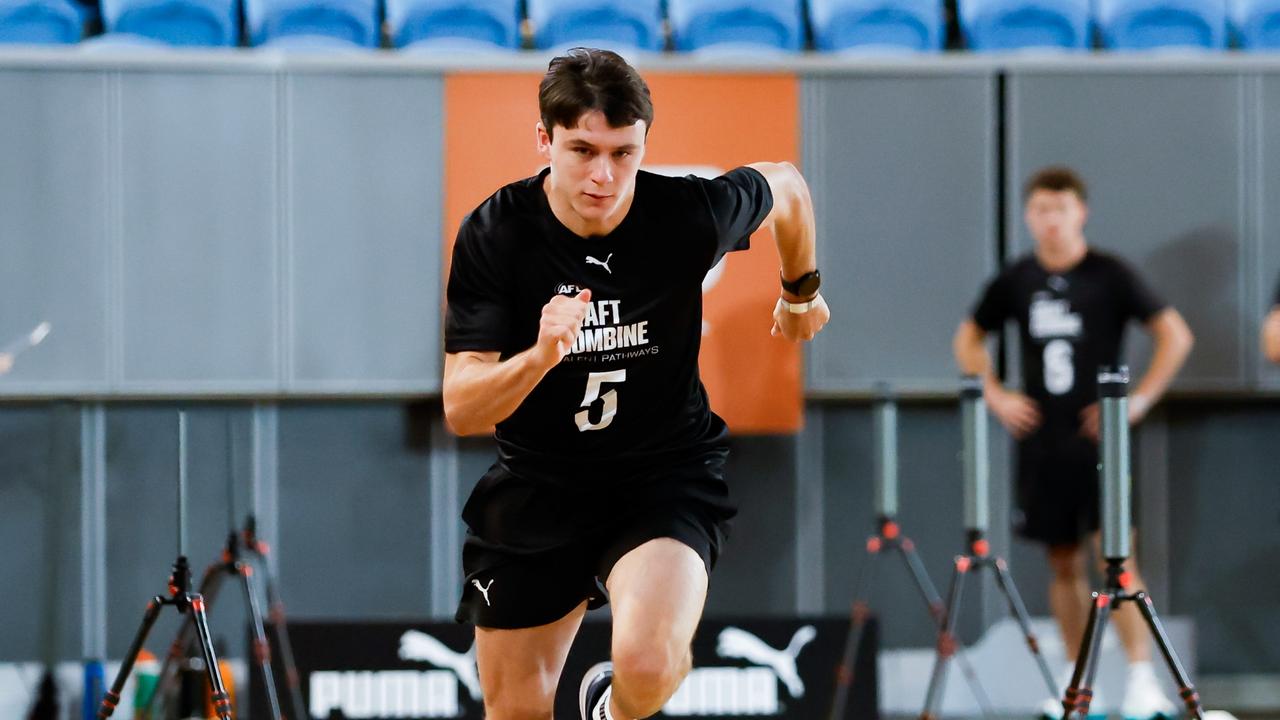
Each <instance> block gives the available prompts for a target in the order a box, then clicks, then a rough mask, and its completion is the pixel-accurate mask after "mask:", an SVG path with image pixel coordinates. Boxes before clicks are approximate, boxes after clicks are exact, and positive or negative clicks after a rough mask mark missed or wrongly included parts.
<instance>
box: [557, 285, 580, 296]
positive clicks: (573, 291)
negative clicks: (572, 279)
mask: <svg viewBox="0 0 1280 720" xmlns="http://www.w3.org/2000/svg"><path fill="white" fill-rule="evenodd" d="M580 292H582V288H580V287H578V286H577V285H574V284H573V283H560V284H559V285H556V294H557V295H567V296H568V297H574V296H575V295H577V294H578V293H580Z"/></svg>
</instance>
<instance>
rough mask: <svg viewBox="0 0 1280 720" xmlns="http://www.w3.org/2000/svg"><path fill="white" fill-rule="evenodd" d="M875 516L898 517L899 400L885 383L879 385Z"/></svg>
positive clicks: (877, 398)
mask: <svg viewBox="0 0 1280 720" xmlns="http://www.w3.org/2000/svg"><path fill="white" fill-rule="evenodd" d="M876 390H877V397H876V407H875V419H874V425H875V443H876V449H875V453H876V515H877V517H880V518H895V517H897V516H898V401H897V399H896V398H895V397H894V395H893V391H892V390H891V389H890V387H889V385H888V384H886V383H880V384H879V385H877V386H876Z"/></svg>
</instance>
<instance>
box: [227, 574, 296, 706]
mask: <svg viewBox="0 0 1280 720" xmlns="http://www.w3.org/2000/svg"><path fill="white" fill-rule="evenodd" d="M237 566H238V567H237V569H238V570H239V572H240V578H241V580H243V582H244V594H245V598H246V599H247V600H248V602H249V629H250V630H251V631H252V632H253V662H255V663H256V664H257V665H258V668H259V671H260V672H261V673H262V687H263V688H264V689H265V692H266V694H267V707H268V708H269V709H270V710H271V718H272V720H283V718H284V716H283V715H281V714H280V698H279V697H278V696H277V695H276V681H275V677H273V675H272V672H271V644H270V643H268V642H267V631H266V630H265V629H264V628H263V626H262V611H261V610H260V609H259V608H258V593H257V592H256V591H255V590H254V587H253V566H251V565H248V564H246V563H237Z"/></svg>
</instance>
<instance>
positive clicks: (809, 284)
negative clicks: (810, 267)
mask: <svg viewBox="0 0 1280 720" xmlns="http://www.w3.org/2000/svg"><path fill="white" fill-rule="evenodd" d="M796 285H797V289H796V294H797V295H799V296H800V297H809V296H810V295H813V294H814V293H816V292H818V288H819V287H820V286H821V285H822V278H821V277H820V276H819V275H818V271H817V270H814V271H813V272H811V273H805V274H804V275H803V276H801V278H800V282H798V283H796Z"/></svg>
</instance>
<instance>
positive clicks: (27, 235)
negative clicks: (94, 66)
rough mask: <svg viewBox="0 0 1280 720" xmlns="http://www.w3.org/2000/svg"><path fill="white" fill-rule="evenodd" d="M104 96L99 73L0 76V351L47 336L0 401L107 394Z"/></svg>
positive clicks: (1, 389) (4, 380)
mask: <svg viewBox="0 0 1280 720" xmlns="http://www.w3.org/2000/svg"><path fill="white" fill-rule="evenodd" d="M106 88H107V82H106V79H105V77H104V76H103V75H102V74H101V73H82V72H58V71H53V70H45V69H27V70H21V69H8V70H2V71H0V107H3V108H4V111H3V112H0V158H3V161H2V162H0V308H3V312H0V346H3V345H7V344H8V343H9V342H10V341H12V340H14V339H16V338H17V337H19V336H20V335H26V334H27V333H30V332H31V331H32V329H34V328H35V326H36V325H37V324H38V323H40V322H42V321H49V322H50V323H51V324H52V328H53V332H52V334H51V335H50V336H49V337H48V339H47V340H46V341H45V343H44V344H43V345H41V346H39V347H37V348H35V349H34V350H32V351H30V352H29V353H27V354H26V355H24V356H22V357H21V358H20V359H19V362H18V363H17V364H16V365H15V366H14V369H13V371H12V372H11V373H9V374H8V375H7V376H4V377H0V396H4V395H18V394H23V395H38V394H53V393H66V392H73V391H74V392H98V393H101V392H104V391H106V389H107V385H108V379H109V374H108V373H109V371H108V365H107V357H108V346H109V343H110V342H111V340H110V337H109V332H108V328H109V323H108V321H107V318H108V314H109V308H110V302H109V297H108V284H107V278H108V275H109V274H108V272H107V268H108V259H109V256H108V252H107V238H106V226H107V212H108V201H107V189H106V182H105V179H106V172H105V165H106V156H107V142H108V140H107V125H106V123H105V120H106V117H107V90H106Z"/></svg>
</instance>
